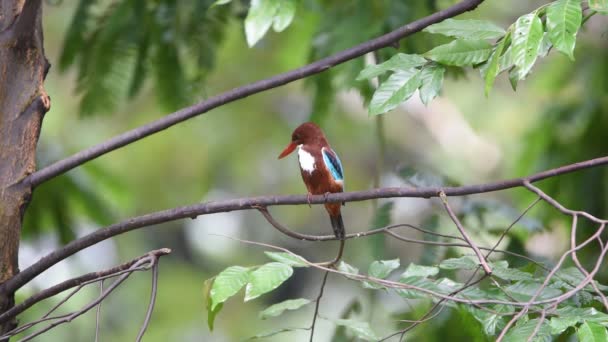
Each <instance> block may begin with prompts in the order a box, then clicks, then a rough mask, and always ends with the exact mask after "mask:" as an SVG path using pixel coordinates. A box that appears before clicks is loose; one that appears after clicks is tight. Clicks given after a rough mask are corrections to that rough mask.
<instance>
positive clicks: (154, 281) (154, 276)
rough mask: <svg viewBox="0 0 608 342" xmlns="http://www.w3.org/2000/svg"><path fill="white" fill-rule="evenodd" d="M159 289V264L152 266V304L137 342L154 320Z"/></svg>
mask: <svg viewBox="0 0 608 342" xmlns="http://www.w3.org/2000/svg"><path fill="white" fill-rule="evenodd" d="M157 288H158V262H156V263H154V265H152V290H151V292H150V304H149V305H148V312H147V313H146V319H145V320H144V323H143V324H142V326H141V329H140V330H139V333H138V334H137V338H136V339H135V341H137V342H140V341H141V339H142V338H143V337H144V334H145V333H146V329H148V325H149V324H150V318H152V312H153V311H154V303H156V292H157Z"/></svg>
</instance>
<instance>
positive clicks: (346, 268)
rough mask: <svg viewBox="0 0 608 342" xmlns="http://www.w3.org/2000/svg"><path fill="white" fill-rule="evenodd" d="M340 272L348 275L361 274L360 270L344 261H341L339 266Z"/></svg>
mask: <svg viewBox="0 0 608 342" xmlns="http://www.w3.org/2000/svg"><path fill="white" fill-rule="evenodd" d="M338 271H340V272H342V273H347V274H359V270H358V269H357V268H356V267H353V266H351V265H349V264H347V263H345V262H344V261H340V263H339V264H338Z"/></svg>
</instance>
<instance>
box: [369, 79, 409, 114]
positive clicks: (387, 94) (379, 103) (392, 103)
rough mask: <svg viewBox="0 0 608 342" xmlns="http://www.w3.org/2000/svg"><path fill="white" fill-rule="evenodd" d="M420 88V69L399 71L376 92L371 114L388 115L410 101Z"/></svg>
mask: <svg viewBox="0 0 608 342" xmlns="http://www.w3.org/2000/svg"><path fill="white" fill-rule="evenodd" d="M419 86H420V72H419V70H418V69H410V70H406V71H397V72H395V73H394V74H392V75H391V76H390V77H389V78H388V79H387V80H386V81H384V82H382V84H381V85H380V87H378V89H376V91H375V92H374V96H373V97H372V100H371V101H370V104H369V113H370V114H372V115H377V114H382V113H386V112H388V111H389V110H391V109H394V108H395V107H397V106H398V105H399V104H400V103H402V102H404V101H405V100H407V99H409V98H410V97H411V96H412V95H413V94H414V92H415V91H416V89H418V87H419Z"/></svg>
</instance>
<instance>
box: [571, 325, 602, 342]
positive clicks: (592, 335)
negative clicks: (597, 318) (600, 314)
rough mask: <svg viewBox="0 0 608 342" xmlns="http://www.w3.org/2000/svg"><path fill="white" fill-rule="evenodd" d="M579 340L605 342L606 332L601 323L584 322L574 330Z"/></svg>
mask: <svg viewBox="0 0 608 342" xmlns="http://www.w3.org/2000/svg"><path fill="white" fill-rule="evenodd" d="M576 336H577V337H578V340H579V341H580V342H605V341H608V332H606V327H604V326H603V325H600V324H597V323H593V322H584V323H583V324H582V325H581V326H580V327H579V328H578V331H577V332H576Z"/></svg>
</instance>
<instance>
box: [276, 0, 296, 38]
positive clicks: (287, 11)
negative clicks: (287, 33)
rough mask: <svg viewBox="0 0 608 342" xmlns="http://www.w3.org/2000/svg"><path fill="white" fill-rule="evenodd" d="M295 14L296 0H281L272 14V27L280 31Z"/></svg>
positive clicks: (289, 22)
mask: <svg viewBox="0 0 608 342" xmlns="http://www.w3.org/2000/svg"><path fill="white" fill-rule="evenodd" d="M295 14H296V0H281V3H280V6H279V9H278V10H277V13H276V14H275V16H274V24H273V25H272V28H273V29H274V30H275V31H276V32H282V31H283V30H285V29H286V28H287V26H289V24H291V22H292V21H293V17H294V16H295Z"/></svg>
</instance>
